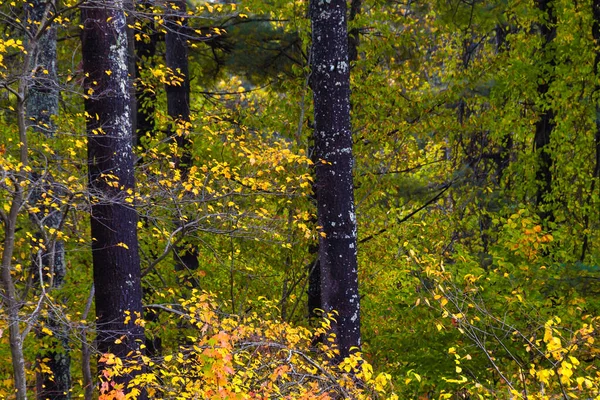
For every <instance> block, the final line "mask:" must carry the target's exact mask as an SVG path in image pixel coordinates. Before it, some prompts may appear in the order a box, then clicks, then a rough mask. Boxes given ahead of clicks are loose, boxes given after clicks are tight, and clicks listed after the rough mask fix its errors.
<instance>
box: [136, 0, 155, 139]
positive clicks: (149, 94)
mask: <svg viewBox="0 0 600 400" xmlns="http://www.w3.org/2000/svg"><path fill="white" fill-rule="evenodd" d="M140 7H141V9H142V11H143V12H148V11H150V7H151V4H150V2H149V1H147V0H144V1H142V2H141V3H140ZM142 33H143V37H142V40H138V41H136V42H135V56H136V64H137V68H136V75H135V77H136V79H137V85H136V91H135V95H136V103H137V106H136V113H137V116H136V122H137V126H136V129H135V131H134V135H135V143H136V144H137V145H140V144H142V145H143V142H141V141H140V138H142V137H144V136H146V135H147V134H152V132H153V131H154V112H155V109H156V106H155V103H156V94H155V93H154V92H153V91H148V90H144V86H143V85H142V84H141V83H140V79H141V72H142V70H143V69H144V68H150V67H154V64H155V63H154V60H153V59H154V55H155V54H156V43H157V36H158V34H157V33H156V28H155V24H154V20H152V19H151V18H147V19H145V20H143V21H142ZM146 36H147V37H146Z"/></svg>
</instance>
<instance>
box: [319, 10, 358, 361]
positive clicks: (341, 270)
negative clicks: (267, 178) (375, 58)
mask: <svg viewBox="0 0 600 400" xmlns="http://www.w3.org/2000/svg"><path fill="white" fill-rule="evenodd" d="M310 18H311V23H312V43H313V44H312V54H311V57H312V80H311V87H312V89H313V97H314V109H315V130H314V145H315V148H314V151H315V158H316V160H317V162H316V166H315V170H316V171H315V172H316V173H315V178H316V180H315V196H316V199H317V215H318V220H319V225H320V226H321V228H320V229H321V232H322V235H321V237H320V239H319V264H320V279H321V303H322V305H321V308H322V309H323V310H324V311H325V312H331V311H334V310H335V311H336V312H337V313H338V314H339V315H337V316H336V317H335V320H336V321H332V333H334V334H335V335H336V338H335V340H336V343H337V345H338V347H339V350H340V355H339V358H338V360H339V359H341V358H343V357H345V356H347V355H349V354H350V352H351V349H352V348H354V347H356V348H359V347H360V304H359V295H358V273H357V260H356V250H357V249H356V244H357V243H356V215H355V212H354V192H353V181H352V165H353V157H352V133H351V130H350V69H349V65H348V63H349V58H348V32H347V25H346V1H344V0H331V1H330V2H324V1H319V0H313V1H311V2H310Z"/></svg>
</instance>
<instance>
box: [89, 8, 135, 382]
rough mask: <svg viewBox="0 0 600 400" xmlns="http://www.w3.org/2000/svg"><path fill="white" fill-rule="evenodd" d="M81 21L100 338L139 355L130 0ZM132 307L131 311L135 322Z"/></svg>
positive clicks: (105, 349) (108, 349) (124, 353)
mask: <svg viewBox="0 0 600 400" xmlns="http://www.w3.org/2000/svg"><path fill="white" fill-rule="evenodd" d="M81 21H82V24H83V26H84V29H83V34H82V56H83V68H84V72H85V73H86V76H87V77H86V81H85V95H86V100H85V110H86V112H87V113H88V114H89V115H90V116H91V117H90V118H88V120H87V134H88V163H89V190H90V201H91V204H92V210H91V227H92V253H93V265H94V286H95V300H96V318H97V333H98V337H97V346H98V351H99V352H100V353H101V354H103V353H113V354H115V355H116V356H117V357H120V358H121V359H124V360H128V359H129V360H131V358H132V357H134V356H135V355H136V353H137V352H139V351H141V350H140V345H141V344H142V343H143V341H144V329H143V328H142V326H140V325H139V324H136V323H134V321H135V320H136V319H138V318H141V316H142V288H141V279H140V259H139V254H138V240H137V221H138V215H137V213H136V211H135V209H134V208H133V206H132V204H131V203H130V202H128V201H127V197H128V196H131V195H132V194H133V192H134V189H135V179H134V171H133V153H132V136H133V135H132V125H131V121H130V117H131V82H130V79H129V76H128V74H129V71H128V69H129V63H128V45H127V32H126V18H125V14H124V12H123V3H122V2H119V1H108V0H105V1H100V2H94V3H87V4H84V5H83V6H82V7H81ZM127 313H129V315H130V317H131V321H129V322H128V323H127V322H126V314H127ZM117 339H119V340H118V341H117ZM115 341H117V342H118V344H117V343H115ZM130 352H131V353H130ZM99 368H100V369H101V368H102V365H100V366H99ZM136 373H137V372H133V373H132V374H131V375H128V376H124V377H121V378H119V382H120V383H123V384H127V382H129V380H130V379H131V377H132V375H135V374H136Z"/></svg>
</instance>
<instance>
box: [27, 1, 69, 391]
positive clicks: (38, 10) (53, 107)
mask: <svg viewBox="0 0 600 400" xmlns="http://www.w3.org/2000/svg"><path fill="white" fill-rule="evenodd" d="M55 7H56V5H55V4H54V2H50V3H48V2H46V1H41V0H35V1H32V2H31V3H29V4H28V5H27V6H26V10H27V14H28V21H30V30H31V32H30V33H31V36H30V37H31V38H32V39H31V40H32V41H33V42H34V43H32V44H33V46H32V48H33V49H34V54H33V55H32V62H33V66H32V70H33V71H34V74H33V76H32V80H31V82H30V85H29V88H28V93H27V116H28V117H29V120H30V121H31V122H30V123H31V124H33V126H32V127H33V129H34V130H36V131H40V132H42V133H43V134H44V135H45V136H46V137H48V138H52V137H54V134H55V131H56V127H55V123H54V121H53V119H52V118H53V117H54V116H56V115H58V88H59V86H58V81H57V58H56V54H57V53H56V26H55V25H54V24H50V25H48V24H47V23H46V22H47V21H48V20H49V19H50V18H51V17H52V15H53V12H54V10H55ZM34 178H35V180H37V181H38V182H39V185H38V187H39V189H38V190H35V191H34V192H33V194H32V197H31V199H30V202H39V203H40V204H41V203H42V201H43V199H42V194H43V193H50V194H51V195H53V191H56V190H59V189H58V185H55V184H54V183H53V179H52V175H51V172H50V171H39V172H36V173H35V174H34ZM55 195H56V193H55ZM52 197H56V196H52ZM31 217H32V220H33V222H34V223H35V224H36V225H41V226H39V228H40V229H60V227H61V225H62V224H63V220H64V215H63V214H62V212H61V211H60V208H59V207H57V208H56V209H52V208H48V207H46V209H45V210H41V211H40V212H39V213H35V214H32V215H31ZM40 253H41V254H39V257H38V255H34V260H33V264H34V268H35V269H34V270H35V271H38V270H44V271H45V273H49V274H50V281H51V284H52V288H53V289H57V288H60V287H61V286H62V283H63V281H64V278H65V275H66V272H67V271H66V262H65V248H64V243H63V241H62V240H54V241H53V242H52V245H51V246H50V248H48V249H42V250H40ZM40 263H41V264H42V265H38V264H40ZM60 320H61V316H60V315H57V311H56V310H54V309H51V310H50V312H49V315H48V319H47V321H46V322H47V325H48V326H49V327H50V329H51V331H52V335H53V336H54V337H55V338H56V340H57V341H58V342H59V343H58V344H59V346H58V347H57V349H56V351H50V352H48V353H46V354H45V355H44V358H45V359H46V360H47V361H46V362H44V364H45V365H46V366H47V367H48V369H49V372H46V370H45V369H41V371H40V372H39V373H38V376H37V389H36V394H37V397H38V399H53V400H54V399H60V400H62V399H70V398H71V395H70V387H71V372H70V367H71V357H70V354H69V346H68V337H69V334H68V329H67V327H66V326H65V325H64V324H62V323H61V321H60ZM40 334H41V335H44V334H43V333H40ZM40 361H41V360H40Z"/></svg>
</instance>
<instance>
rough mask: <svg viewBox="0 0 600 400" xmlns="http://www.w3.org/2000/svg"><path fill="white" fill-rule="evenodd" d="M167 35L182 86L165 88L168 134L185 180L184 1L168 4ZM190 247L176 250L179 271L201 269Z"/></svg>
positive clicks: (187, 150)
mask: <svg viewBox="0 0 600 400" xmlns="http://www.w3.org/2000/svg"><path fill="white" fill-rule="evenodd" d="M166 15H167V16H166V18H165V20H166V23H165V26H166V28H167V33H166V35H165V43H166V62H167V67H168V68H170V69H171V70H172V71H173V74H174V75H175V76H176V77H177V78H178V79H179V80H180V81H181V82H180V84H176V85H175V84H171V85H166V91H167V112H168V114H169V117H171V119H172V121H173V124H175V126H173V127H172V128H171V129H170V131H169V136H170V137H172V138H173V139H174V140H175V142H177V149H178V154H177V155H175V159H174V161H175V166H176V167H177V168H178V169H179V171H181V176H182V179H186V178H187V176H188V171H189V168H190V167H191V162H192V156H191V151H190V147H191V142H190V140H189V138H188V137H187V130H188V128H187V125H188V124H189V123H190V74H189V66H188V45H187V38H186V32H187V18H186V17H185V16H186V2H185V0H175V1H170V2H168V3H167V12H166ZM177 125H179V126H181V127H183V126H185V128H184V129H183V132H180V133H178V132H177ZM185 247H188V246H186V242H185V241H183V243H182V244H181V245H180V246H177V247H176V248H175V249H174V250H175V259H176V263H177V265H176V267H177V268H178V269H180V270H187V271H195V270H197V269H198V267H199V266H200V265H199V262H198V251H197V250H196V249H195V248H194V247H192V248H189V249H183V250H181V249H182V248H185Z"/></svg>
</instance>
